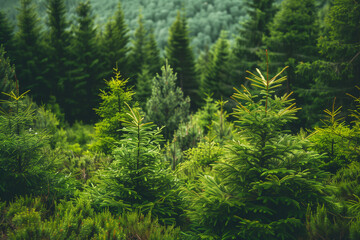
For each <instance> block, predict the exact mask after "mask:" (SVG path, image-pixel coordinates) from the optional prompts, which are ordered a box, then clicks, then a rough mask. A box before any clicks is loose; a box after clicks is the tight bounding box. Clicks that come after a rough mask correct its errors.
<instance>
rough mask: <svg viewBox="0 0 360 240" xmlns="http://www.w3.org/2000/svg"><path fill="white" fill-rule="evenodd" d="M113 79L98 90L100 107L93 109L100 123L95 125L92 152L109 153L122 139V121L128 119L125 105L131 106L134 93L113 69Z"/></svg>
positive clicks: (116, 70)
mask: <svg viewBox="0 0 360 240" xmlns="http://www.w3.org/2000/svg"><path fill="white" fill-rule="evenodd" d="M114 75H115V76H114V77H112V78H111V80H110V81H105V83H106V85H107V88H106V89H105V90H100V91H101V92H100V98H101V100H102V102H100V106H99V108H98V109H95V111H96V113H97V114H98V115H99V117H100V119H101V120H100V121H99V122H98V123H96V124H95V142H94V143H93V144H92V145H91V148H92V149H93V151H99V152H103V153H107V154H109V153H111V152H112V150H113V149H114V148H115V145H114V144H115V142H117V141H119V140H120V139H121V138H122V136H121V135H122V134H121V133H122V132H121V129H122V126H123V121H124V120H126V119H127V118H128V117H127V116H128V115H127V112H128V109H127V107H126V105H125V103H127V104H131V102H132V98H133V95H134V92H133V91H132V89H129V88H127V87H126V84H127V82H128V81H127V79H122V78H121V75H120V72H119V71H118V69H114Z"/></svg>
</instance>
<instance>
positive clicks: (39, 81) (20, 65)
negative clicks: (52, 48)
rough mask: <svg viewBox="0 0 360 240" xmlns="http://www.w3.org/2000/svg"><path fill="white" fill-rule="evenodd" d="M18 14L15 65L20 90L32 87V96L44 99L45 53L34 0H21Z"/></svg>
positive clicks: (39, 100) (39, 99)
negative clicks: (43, 61)
mask: <svg viewBox="0 0 360 240" xmlns="http://www.w3.org/2000/svg"><path fill="white" fill-rule="evenodd" d="M19 11H20V12H19V15H18V32H17V33H16V35H15V42H16V53H15V65H16V69H17V78H18V79H19V86H20V90H21V91H22V92H23V91H26V90H28V89H31V91H32V96H33V97H34V98H35V99H36V100H37V101H38V102H41V101H42V100H43V93H44V92H46V90H47V88H44V86H45V85H44V79H43V77H42V75H43V64H42V62H41V61H42V60H43V53H42V49H44V48H43V46H42V43H41V39H40V36H41V29H40V25H39V19H38V16H37V14H36V10H35V7H34V5H33V3H32V0H21V6H20V9H19Z"/></svg>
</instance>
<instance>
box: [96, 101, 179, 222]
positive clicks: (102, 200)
mask: <svg viewBox="0 0 360 240" xmlns="http://www.w3.org/2000/svg"><path fill="white" fill-rule="evenodd" d="M126 105H127V104H126ZM127 106H128V107H129V105H127ZM128 116H129V121H125V122H124V126H125V127H124V129H123V131H124V135H123V138H122V139H121V140H120V141H119V142H118V143H117V144H118V145H119V147H117V148H116V149H115V150H114V155H115V160H114V161H113V162H112V163H111V165H110V167H109V168H107V169H105V171H103V172H102V173H101V175H100V178H101V180H102V181H101V182H100V184H99V186H97V187H96V188H93V191H94V197H95V198H94V204H95V205H96V206H100V207H109V208H110V209H112V210H114V211H117V212H124V211H126V210H130V209H140V210H141V211H143V212H149V211H150V212H151V213H152V215H155V216H158V217H161V220H163V221H164V220H168V221H173V218H174V217H176V216H177V214H178V213H179V206H177V204H179V202H178V200H177V197H176V194H177V191H176V190H175V189H174V187H175V181H174V179H173V178H172V177H171V175H170V173H169V172H167V171H166V170H165V166H164V163H163V162H162V156H161V152H160V143H161V141H162V140H163V139H162V137H161V129H159V128H155V125H154V124H152V123H149V122H148V123H145V122H144V117H143V116H142V115H141V114H140V113H139V112H138V111H137V110H136V109H132V108H130V107H129V112H128ZM167 223H169V222H167Z"/></svg>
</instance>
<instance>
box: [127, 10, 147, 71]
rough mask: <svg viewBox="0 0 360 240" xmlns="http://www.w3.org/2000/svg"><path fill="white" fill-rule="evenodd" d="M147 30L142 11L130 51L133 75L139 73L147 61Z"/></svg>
mask: <svg viewBox="0 0 360 240" xmlns="http://www.w3.org/2000/svg"><path fill="white" fill-rule="evenodd" d="M146 43H147V32H146V29H145V26H144V20H143V16H142V14H141V12H140V13H139V16H138V27H137V28H136V30H135V33H134V38H133V40H132V48H131V51H130V57H129V58H130V62H131V72H132V75H133V76H136V75H137V74H139V73H140V72H141V70H142V68H143V66H144V64H145V63H146V62H147V56H146V51H145V48H146Z"/></svg>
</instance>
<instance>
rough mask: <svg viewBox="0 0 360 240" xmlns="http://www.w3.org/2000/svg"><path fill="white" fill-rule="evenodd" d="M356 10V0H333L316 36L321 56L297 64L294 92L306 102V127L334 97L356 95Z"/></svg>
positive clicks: (359, 47) (342, 99)
mask: <svg viewBox="0 0 360 240" xmlns="http://www.w3.org/2000/svg"><path fill="white" fill-rule="evenodd" d="M359 12H360V3H359V1H345V0H336V1H333V4H332V6H331V7H330V10H329V13H328V15H327V16H326V18H325V26H324V27H325V29H324V32H323V34H322V36H320V38H319V40H318V47H319V50H320V54H321V59H320V60H317V61H312V62H307V63H304V64H299V65H298V66H297V69H296V74H297V78H296V81H297V82H299V85H301V86H299V90H298V91H297V93H298V94H299V96H301V98H302V99H304V103H306V105H305V106H304V114H302V120H303V122H304V123H303V125H305V126H306V127H310V126H313V125H314V124H316V123H319V119H320V114H321V112H322V110H323V109H326V108H329V106H331V104H332V100H333V98H334V97H336V101H337V103H338V104H339V105H343V106H349V105H351V104H353V103H352V101H351V100H350V98H349V97H348V96H347V95H346V93H350V94H352V95H356V94H357V93H355V88H354V86H355V85H356V84H358V83H359V76H360V67H359V66H360V64H359V63H360V54H359V52H360V44H359V37H360V24H359V17H360V13H359ZM309 99H312V101H311V102H309ZM346 111H347V109H346V108H344V109H343V112H344V113H345V114H346Z"/></svg>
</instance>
